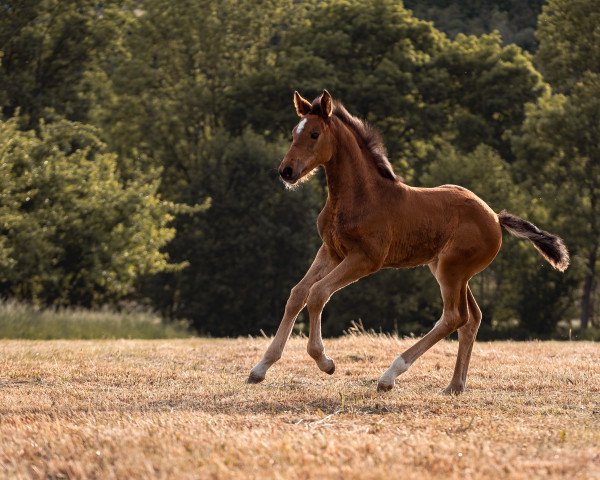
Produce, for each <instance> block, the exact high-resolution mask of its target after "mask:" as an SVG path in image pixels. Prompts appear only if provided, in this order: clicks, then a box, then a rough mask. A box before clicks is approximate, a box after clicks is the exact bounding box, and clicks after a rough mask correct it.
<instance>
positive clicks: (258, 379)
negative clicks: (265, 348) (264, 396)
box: [246, 373, 265, 384]
mask: <svg viewBox="0 0 600 480" xmlns="http://www.w3.org/2000/svg"><path fill="white" fill-rule="evenodd" d="M264 379H265V377H262V378H261V377H259V376H258V375H254V374H253V373H250V375H248V380H246V383H250V384H254V383H260V382H262V381H263V380H264Z"/></svg>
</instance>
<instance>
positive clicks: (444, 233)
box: [248, 90, 569, 393]
mask: <svg viewBox="0 0 600 480" xmlns="http://www.w3.org/2000/svg"><path fill="white" fill-rule="evenodd" d="M294 104H295V107H296V112H297V114H298V116H300V117H301V120H300V123H298V125H296V127H294V129H293V131H292V135H293V141H292V145H291V147H290V149H289V151H288V153H287V154H286V156H285V158H284V159H283V161H282V162H281V165H280V167H279V173H280V175H281V178H282V179H283V180H284V181H285V182H286V184H288V185H290V186H291V185H294V184H296V183H297V182H299V181H301V180H303V179H306V178H308V177H309V176H310V173H312V172H313V171H314V170H315V169H316V168H317V167H318V166H320V165H322V166H323V167H324V168H325V173H326V176H327V187H328V196H327V201H326V203H325V207H324V208H323V210H322V211H321V213H320V214H319V218H318V220H317V228H318V230H319V235H320V236H321V239H322V240H323V244H322V245H321V247H320V248H319V251H318V252H317V255H316V257H315V259H314V261H313V264H312V265H311V267H310V268H309V269H308V271H307V272H306V274H305V275H304V278H302V280H300V283H298V285H296V286H295V287H294V288H292V291H291V294H290V297H289V299H288V301H287V304H286V306H285V313H284V316H283V319H282V321H281V324H280V325H279V328H278V330H277V333H276V334H275V337H274V338H273V341H272V342H271V344H270V345H269V348H268V349H267V351H266V353H265V354H264V356H263V358H262V360H261V361H260V362H259V363H258V364H257V365H256V366H255V367H254V368H253V369H252V371H251V372H250V376H249V377H248V382H249V383H258V382H260V381H262V380H264V378H265V374H266V372H267V370H268V369H269V367H270V366H271V365H273V363H275V362H276V361H277V360H279V359H280V358H281V354H282V351H283V348H284V346H285V343H286V341H287V339H288V338H289V336H290V333H291V331H292V327H293V325H294V321H295V320H296V317H297V316H298V313H299V312H300V310H302V308H304V306H305V305H306V306H307V308H308V314H309V317H310V333H309V338H308V349H307V350H308V354H309V355H310V356H311V357H312V358H313V359H314V360H315V361H316V363H317V365H318V366H319V368H320V369H321V370H322V371H324V372H326V373H329V374H332V373H333V372H334V371H335V364H334V363H333V360H332V359H331V358H329V357H328V356H327V355H326V354H325V350H324V347H323V340H322V338H321V312H322V310H323V307H324V306H325V304H326V303H327V301H328V300H329V298H330V297H331V295H332V294H333V293H334V292H336V291H337V290H340V289H341V288H344V287H345V286H346V285H349V284H351V283H353V282H356V281H357V280H358V279H360V278H362V277H364V276H367V275H369V274H371V273H374V272H376V271H378V270H380V269H382V268H389V267H393V268H403V267H416V266H418V265H427V266H428V267H429V269H430V270H431V272H432V273H433V276H434V277H435V279H436V280H437V281H438V283H439V285H440V289H441V292H442V298H443V301H444V310H443V313H442V316H441V318H440V320H439V321H438V322H437V323H436V324H435V326H434V327H433V329H432V330H431V331H430V332H429V333H427V334H426V335H425V336H424V337H422V338H421V339H420V340H418V341H417V342H416V343H415V344H414V345H413V346H412V347H410V348H409V349H408V350H406V351H405V352H403V353H402V354H401V355H400V356H398V357H396V359H395V360H394V361H393V363H392V365H391V366H390V368H389V369H388V370H387V371H386V372H385V373H384V374H383V376H382V377H381V378H380V379H379V382H378V385H377V389H378V390H384V391H385V390H390V389H391V388H392V387H393V386H394V381H395V378H396V377H397V376H398V375H400V374H401V373H403V372H405V371H406V370H407V369H408V368H409V367H410V366H411V365H412V364H413V363H414V362H415V361H416V360H417V359H418V358H419V357H420V356H421V355H423V353H425V352H426V351H427V350H428V349H429V348H431V347H432V346H433V345H434V344H436V343H437V342H438V341H440V340H441V339H443V338H444V337H446V336H448V335H449V334H451V333H452V332H454V331H456V330H458V356H457V359H456V366H455V368H454V374H453V376H452V380H451V381H450V384H449V385H448V387H447V388H446V389H445V392H446V393H460V392H462V391H463V390H464V388H465V384H466V379H467V369H468V367H469V360H470V358H471V350H472V349H473V342H474V341H475V336H476V334H477V330H478V329H479V325H480V323H481V310H480V309H479V307H478V306H477V302H475V298H474V297H473V294H472V293H471V289H470V288H469V286H468V281H469V279H470V278H471V277H472V276H473V275H475V274H476V273H478V272H481V271H482V270H483V269H484V268H486V267H487V266H488V265H489V264H490V263H491V262H492V260H493V259H494V257H495V256H496V254H497V253H498V251H499V249H500V246H501V244H502V232H501V228H500V227H501V226H502V227H504V228H505V229H506V230H508V232H509V233H511V234H512V235H515V236H517V237H521V238H526V239H528V240H530V241H531V242H532V243H533V245H534V247H535V248H537V250H538V251H539V252H540V253H541V254H542V256H543V257H544V258H545V259H546V260H547V261H548V262H549V263H550V264H551V265H552V266H553V267H554V268H556V269H558V270H560V271H564V270H565V269H566V268H567V267H568V265H569V254H568V252H567V249H566V247H565V246H564V244H563V242H562V240H561V239H560V238H559V237H557V236H555V235H552V234H550V233H548V232H545V231H543V230H539V229H538V228H537V227H536V226H535V225H533V224H532V223H530V222H528V221H526V220H523V219H521V218H519V217H517V216H515V215H511V214H510V213H506V212H504V211H503V212H501V213H499V214H496V213H495V212H494V211H493V210H492V209H491V208H490V207H489V206H488V205H487V204H486V203H485V202H483V201H482V200H481V199H480V198H479V197H477V196H476V195H475V194H473V193H472V192H470V191H469V190H467V189H465V188H462V187H459V186H456V185H443V186H441V187H436V188H415V187H410V186H408V185H405V184H404V183H402V182H401V181H400V179H399V178H398V177H397V176H396V175H395V174H394V171H393V169H392V166H391V164H390V162H389V160H388V159H387V153H386V150H385V147H384V146H383V143H382V141H381V137H380V135H379V133H378V132H377V131H376V130H374V129H372V128H371V127H369V125H367V124H366V123H364V122H362V121H361V120H359V119H357V118H356V117H354V116H352V115H350V113H348V111H347V110H346V109H345V108H344V107H343V105H341V104H340V103H338V102H334V101H333V100H332V98H331V95H330V94H329V92H327V91H326V90H325V91H324V92H323V94H322V95H321V96H319V97H318V98H317V99H315V100H314V101H313V102H312V103H311V102H309V101H308V100H306V99H304V98H302V97H301V96H300V95H299V94H298V92H295V93H294Z"/></svg>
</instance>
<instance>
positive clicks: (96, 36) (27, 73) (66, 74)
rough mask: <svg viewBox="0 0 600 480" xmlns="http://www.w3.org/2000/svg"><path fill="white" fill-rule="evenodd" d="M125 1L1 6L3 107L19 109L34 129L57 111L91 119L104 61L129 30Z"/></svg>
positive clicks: (41, 0) (11, 111)
mask: <svg viewBox="0 0 600 480" xmlns="http://www.w3.org/2000/svg"><path fill="white" fill-rule="evenodd" d="M122 3H123V2H122V1H117V0H114V1H110V0H109V1H104V2H90V1H86V0H26V1H7V2H2V4H1V5H0V11H1V14H0V49H1V55H0V62H1V63H0V107H1V111H2V113H3V115H4V118H10V117H12V116H13V115H15V113H16V112H17V110H19V111H20V113H21V116H22V117H23V119H24V120H26V123H27V126H28V127H33V126H36V125H37V123H38V121H39V120H40V118H41V117H42V116H43V114H44V112H45V111H47V110H54V111H56V112H58V113H59V114H60V115H62V116H66V117H68V118H69V119H71V120H77V121H85V120H86V119H87V114H88V110H89V109H90V108H92V101H93V100H94V91H95V90H96V89H97V88H104V86H102V85H101V84H100V83H97V82H94V81H92V79H93V77H94V75H97V74H98V72H100V62H101V61H102V60H103V59H106V58H108V57H109V56H112V55H114V54H115V52H116V50H118V43H119V38H120V37H121V36H122V35H123V34H125V28H124V25H125V24H126V21H127V11H126V10H125V9H123V8H122Z"/></svg>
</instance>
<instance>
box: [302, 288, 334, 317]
mask: <svg viewBox="0 0 600 480" xmlns="http://www.w3.org/2000/svg"><path fill="white" fill-rule="evenodd" d="M328 298H329V296H328V295H327V292H326V291H325V290H324V289H323V288H322V287H321V286H320V285H319V284H318V283H317V284H315V285H313V286H312V287H311V288H310V291H309V292H308V298H307V300H306V306H307V307H308V310H309V312H320V311H321V310H322V309H323V307H324V306H325V304H326V303H327V300H328Z"/></svg>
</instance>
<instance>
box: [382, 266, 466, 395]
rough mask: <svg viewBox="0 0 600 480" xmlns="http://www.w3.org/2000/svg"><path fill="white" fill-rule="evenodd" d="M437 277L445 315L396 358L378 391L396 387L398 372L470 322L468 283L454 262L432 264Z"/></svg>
mask: <svg viewBox="0 0 600 480" xmlns="http://www.w3.org/2000/svg"><path fill="white" fill-rule="evenodd" d="M430 268H431V270H432V272H434V275H435V277H436V279H437V280H438V282H439V284H440V287H441V290H442V298H443V300H444V311H443V313H442V317H441V318H440V320H439V321H438V322H437V323H436V324H435V326H434V327H433V329H432V330H431V331H430V332H429V333H427V334H426V335H425V336H424V337H423V338H421V339H420V340H419V341H418V342H417V343H415V344H414V345H413V346H412V347H410V348H409V349H408V350H406V351H405V352H404V353H402V355H400V356H398V357H396V359H395V360H394V362H393V363H392V365H391V366H390V368H389V369H388V370H387V371H386V372H385V373H384V374H383V375H382V376H381V378H380V379H379V382H378V384H377V390H379V391H387V390H390V389H391V388H392V387H393V386H394V381H395V379H396V377H397V376H398V375H400V374H401V373H404V372H405V371H406V370H408V368H409V367H410V366H411V365H412V364H413V363H414V362H415V361H416V360H417V359H418V358H419V357H420V356H421V355H423V354H424V353H425V352H426V351H427V350H429V349H430V348H431V347H432V346H433V345H435V344H436V343H437V342H439V341H440V340H441V339H443V338H445V337H447V336H448V335H450V334H451V333H452V332H454V331H455V330H456V329H458V328H460V327H462V326H463V325H464V324H466V323H467V321H468V316H469V308H468V303H467V288H468V287H467V283H466V280H465V279H464V276H463V275H462V274H461V272H460V270H459V271H456V269H454V268H452V264H450V263H444V262H443V261H440V262H439V264H438V265H437V266H431V267H430Z"/></svg>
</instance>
